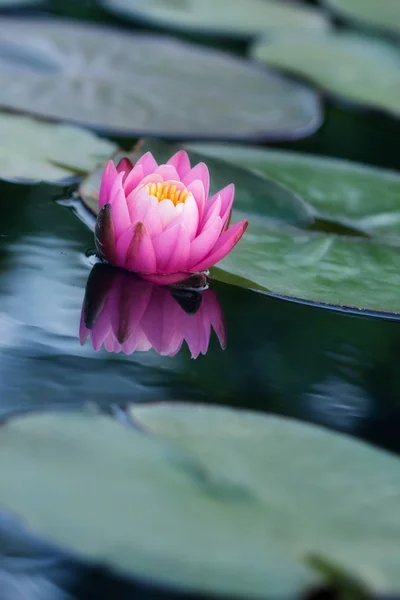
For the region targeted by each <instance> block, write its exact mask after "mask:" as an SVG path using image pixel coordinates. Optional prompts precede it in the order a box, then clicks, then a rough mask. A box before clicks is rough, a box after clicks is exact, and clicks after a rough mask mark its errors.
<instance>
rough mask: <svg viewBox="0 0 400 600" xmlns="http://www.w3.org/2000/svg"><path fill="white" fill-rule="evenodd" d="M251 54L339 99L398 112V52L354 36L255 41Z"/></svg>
mask: <svg viewBox="0 0 400 600" xmlns="http://www.w3.org/2000/svg"><path fill="white" fill-rule="evenodd" d="M252 55H253V56H254V57H255V58H257V59H259V60H261V61H263V62H264V63H266V64H267V65H269V66H272V67H275V68H278V69H282V70H283V71H288V72H289V73H292V74H295V75H297V76H299V77H302V78H304V79H306V80H307V81H309V82H311V83H313V84H314V85H315V86H316V87H318V88H321V89H322V90H326V91H327V92H328V93H330V94H333V95H334V96H337V97H339V98H343V99H345V100H349V101H351V102H353V103H355V104H359V105H360V106H365V107H369V108H375V109H380V110H383V111H385V112H387V113H389V114H391V115H394V116H396V117H399V116H400V53H399V52H398V51H397V50H396V49H395V47H392V46H389V45H386V44H385V43H383V42H378V41H377V40H374V39H372V38H363V37H361V36H357V35H354V34H344V33H342V34H339V33H338V34H333V33H332V34H327V35H321V36H315V37H307V38H305V37H288V38H286V39H285V38H280V39H279V38H278V39H275V40H268V39H265V40H261V41H259V42H257V43H256V44H255V45H254V47H253V49H252Z"/></svg>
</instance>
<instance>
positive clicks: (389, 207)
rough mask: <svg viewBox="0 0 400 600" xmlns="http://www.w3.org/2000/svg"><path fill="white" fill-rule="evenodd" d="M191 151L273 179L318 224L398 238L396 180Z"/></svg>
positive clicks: (207, 147) (295, 160)
mask: <svg viewBox="0 0 400 600" xmlns="http://www.w3.org/2000/svg"><path fill="white" fill-rule="evenodd" d="M188 148H189V149H192V150H194V151H196V152H199V153H201V154H205V155H207V156H210V157H213V158H219V159H223V160H226V161H228V162H231V163H234V164H236V165H238V166H240V168H241V169H243V168H246V169H250V170H252V171H254V172H257V173H258V174H261V175H264V176H266V177H268V178H272V179H273V180H274V181H276V182H277V183H280V184H282V185H284V186H285V187H286V188H288V189H290V190H291V191H292V192H293V193H294V194H296V195H298V196H300V197H301V198H302V199H303V201H304V202H306V203H308V204H309V205H310V206H312V207H313V208H314V209H315V210H316V211H317V216H318V217H319V218H321V219H325V218H326V219H336V220H338V221H341V222H347V223H348V224H349V225H352V226H353V227H354V228H355V229H358V230H360V231H364V232H366V233H368V234H370V235H372V234H388V235H391V236H393V235H395V236H399V237H400V203H399V198H400V174H398V173H396V172H394V171H389V170H385V169H377V168H374V167H368V166H366V165H361V164H357V163H354V162H350V161H346V160H338V159H330V158H323V157H320V156H313V155H310V154H300V153H298V152H295V153H294V152H285V151H281V150H266V149H260V148H254V147H250V146H238V145H229V144H224V145H222V144H190V145H189V146H188Z"/></svg>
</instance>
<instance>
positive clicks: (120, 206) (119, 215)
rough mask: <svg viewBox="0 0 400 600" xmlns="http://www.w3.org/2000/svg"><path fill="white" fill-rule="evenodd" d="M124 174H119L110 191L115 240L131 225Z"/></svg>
mask: <svg viewBox="0 0 400 600" xmlns="http://www.w3.org/2000/svg"><path fill="white" fill-rule="evenodd" d="M123 177H124V174H123V173H119V174H118V176H117V178H116V179H115V181H114V183H113V186H112V188H111V191H110V204H111V208H112V218H113V222H114V232H115V239H116V240H118V237H119V236H120V235H121V233H122V232H123V231H125V230H126V229H127V227H129V226H130V224H131V219H130V216H129V211H128V207H127V205H126V198H125V193H124V190H123V187H122V179H123Z"/></svg>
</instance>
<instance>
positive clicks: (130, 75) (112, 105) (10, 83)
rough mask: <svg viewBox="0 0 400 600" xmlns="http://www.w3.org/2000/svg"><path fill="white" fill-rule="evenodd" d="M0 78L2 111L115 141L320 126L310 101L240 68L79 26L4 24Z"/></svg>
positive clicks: (258, 135) (282, 135)
mask: <svg viewBox="0 0 400 600" xmlns="http://www.w3.org/2000/svg"><path fill="white" fill-rule="evenodd" d="M104 48H107V52H104ZM0 69H1V74H2V85H1V88H0V106H2V107H6V108H11V109H15V110H20V111H26V112H30V113H33V114H36V115H40V116H43V117H49V118H54V119H60V120H63V121H72V122H77V123H83V124H85V125H88V126H90V127H92V128H94V129H96V130H101V131H108V132H113V133H117V134H119V135H128V136H138V135H141V134H143V133H147V134H148V135H153V136H154V135H157V134H158V135H159V136H167V137H169V138H171V137H172V138H174V137H178V138H182V137H197V138H209V139H210V138H212V139H224V138H226V139H288V138H290V139H291V138H296V137H301V136H304V135H307V134H309V133H311V132H313V131H315V129H316V128H317V127H318V126H319V124H320V122H321V114H320V107H319V100H318V97H317V96H316V94H315V93H314V92H313V91H311V90H309V89H307V88H305V87H303V86H301V85H298V84H297V83H294V82H290V81H287V80H285V79H282V78H281V77H280V76H279V75H277V74H276V73H270V72H264V71H263V70H261V69H259V68H258V67H257V65H253V64H251V63H249V62H248V61H246V60H244V59H241V58H235V57H233V56H230V55H228V54H224V53H222V52H218V51H215V50H211V49H206V48H203V47H198V46H195V45H191V44H188V43H184V42H181V41H178V40H175V39H173V38H167V37H162V36H154V35H148V34H131V33H126V32H121V31H119V30H115V29H111V28H107V27H102V26H94V25H89V24H84V23H75V22H74V23H73V25H72V24H71V23H69V22H66V21H58V20H52V19H35V20H34V21H32V20H31V19H16V18H15V19H11V18H4V19H2V20H1V22H0ZM228 102H229V110H226V106H227V103H228Z"/></svg>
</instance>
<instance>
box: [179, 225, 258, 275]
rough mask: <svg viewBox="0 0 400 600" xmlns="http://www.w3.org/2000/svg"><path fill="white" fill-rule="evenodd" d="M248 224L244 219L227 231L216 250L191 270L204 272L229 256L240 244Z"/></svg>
mask: <svg viewBox="0 0 400 600" xmlns="http://www.w3.org/2000/svg"><path fill="white" fill-rule="evenodd" d="M247 225H248V222H247V221H246V219H243V220H242V221H240V222H239V223H236V225H233V226H232V227H230V228H229V229H228V230H227V231H225V232H224V233H223V234H222V235H221V236H220V238H219V240H218V241H217V243H216V244H215V246H214V248H213V249H212V250H211V252H210V254H209V255H208V256H207V257H206V258H204V259H203V260H201V261H200V262H199V263H198V264H196V265H194V266H193V267H191V270H194V271H204V270H205V269H209V268H210V267H212V266H213V265H215V264H216V263H217V262H219V261H220V260H222V259H223V258H224V256H226V255H227V254H228V252H230V251H231V250H232V248H233V247H234V246H236V244H237V243H238V241H239V240H240V238H241V237H242V235H243V234H244V232H245V231H246V228H247Z"/></svg>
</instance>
